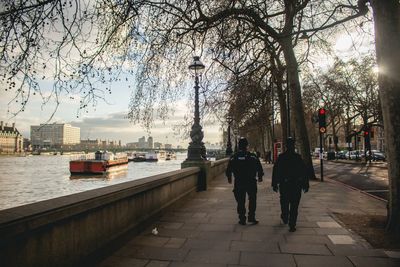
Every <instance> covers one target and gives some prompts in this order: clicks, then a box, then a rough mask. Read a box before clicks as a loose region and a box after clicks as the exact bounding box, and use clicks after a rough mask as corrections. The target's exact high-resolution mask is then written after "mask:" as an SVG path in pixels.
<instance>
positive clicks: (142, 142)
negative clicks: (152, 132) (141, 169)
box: [138, 136, 148, 148]
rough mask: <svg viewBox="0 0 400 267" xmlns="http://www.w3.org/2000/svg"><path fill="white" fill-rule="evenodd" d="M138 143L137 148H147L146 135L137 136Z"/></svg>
mask: <svg viewBox="0 0 400 267" xmlns="http://www.w3.org/2000/svg"><path fill="white" fill-rule="evenodd" d="M138 143H139V144H138V148H147V146H148V143H147V142H146V137H144V136H143V137H141V138H139V140H138Z"/></svg>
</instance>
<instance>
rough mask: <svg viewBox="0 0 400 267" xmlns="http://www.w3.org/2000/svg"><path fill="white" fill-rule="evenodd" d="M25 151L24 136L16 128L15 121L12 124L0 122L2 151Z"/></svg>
mask: <svg viewBox="0 0 400 267" xmlns="http://www.w3.org/2000/svg"><path fill="white" fill-rule="evenodd" d="M22 151H23V137H22V135H21V134H20V133H19V131H18V130H17V128H15V123H13V124H12V126H11V127H10V126H7V124H5V125H4V124H3V121H1V123H0V153H6V154H8V153H20V152H22Z"/></svg>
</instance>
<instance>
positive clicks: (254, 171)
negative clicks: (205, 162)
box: [225, 151, 264, 185]
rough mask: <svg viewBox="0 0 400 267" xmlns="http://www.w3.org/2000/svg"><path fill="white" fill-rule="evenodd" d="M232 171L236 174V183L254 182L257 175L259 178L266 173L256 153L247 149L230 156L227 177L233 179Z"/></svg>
mask: <svg viewBox="0 0 400 267" xmlns="http://www.w3.org/2000/svg"><path fill="white" fill-rule="evenodd" d="M232 173H233V175H234V176H235V185H240V184H248V183H252V182H254V181H255V179H256V175H258V178H259V179H262V177H263V175H264V171H263V168H262V166H261V162H260V160H259V159H258V158H257V156H256V155H255V154H253V153H250V152H246V151H239V152H237V153H235V154H234V155H233V156H232V157H231V158H230V160H229V163H228V167H227V168H226V172H225V174H226V177H228V179H231V178H232Z"/></svg>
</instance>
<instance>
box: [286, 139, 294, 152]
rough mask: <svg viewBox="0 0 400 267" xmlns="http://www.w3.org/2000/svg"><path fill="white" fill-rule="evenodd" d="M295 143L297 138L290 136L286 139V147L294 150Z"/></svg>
mask: <svg viewBox="0 0 400 267" xmlns="http://www.w3.org/2000/svg"><path fill="white" fill-rule="evenodd" d="M295 143H296V140H294V138H293V137H288V138H287V139H286V148H287V149H292V150H294V144H295Z"/></svg>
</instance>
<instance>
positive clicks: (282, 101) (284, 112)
mask: <svg viewBox="0 0 400 267" xmlns="http://www.w3.org/2000/svg"><path fill="white" fill-rule="evenodd" d="M280 74H281V72H280ZM276 93H277V95H278V102H279V110H280V112H279V113H280V117H281V127H282V140H281V141H282V143H283V144H286V139H287V138H288V136H287V108H286V97H285V94H284V93H283V85H282V77H277V81H276Z"/></svg>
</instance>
